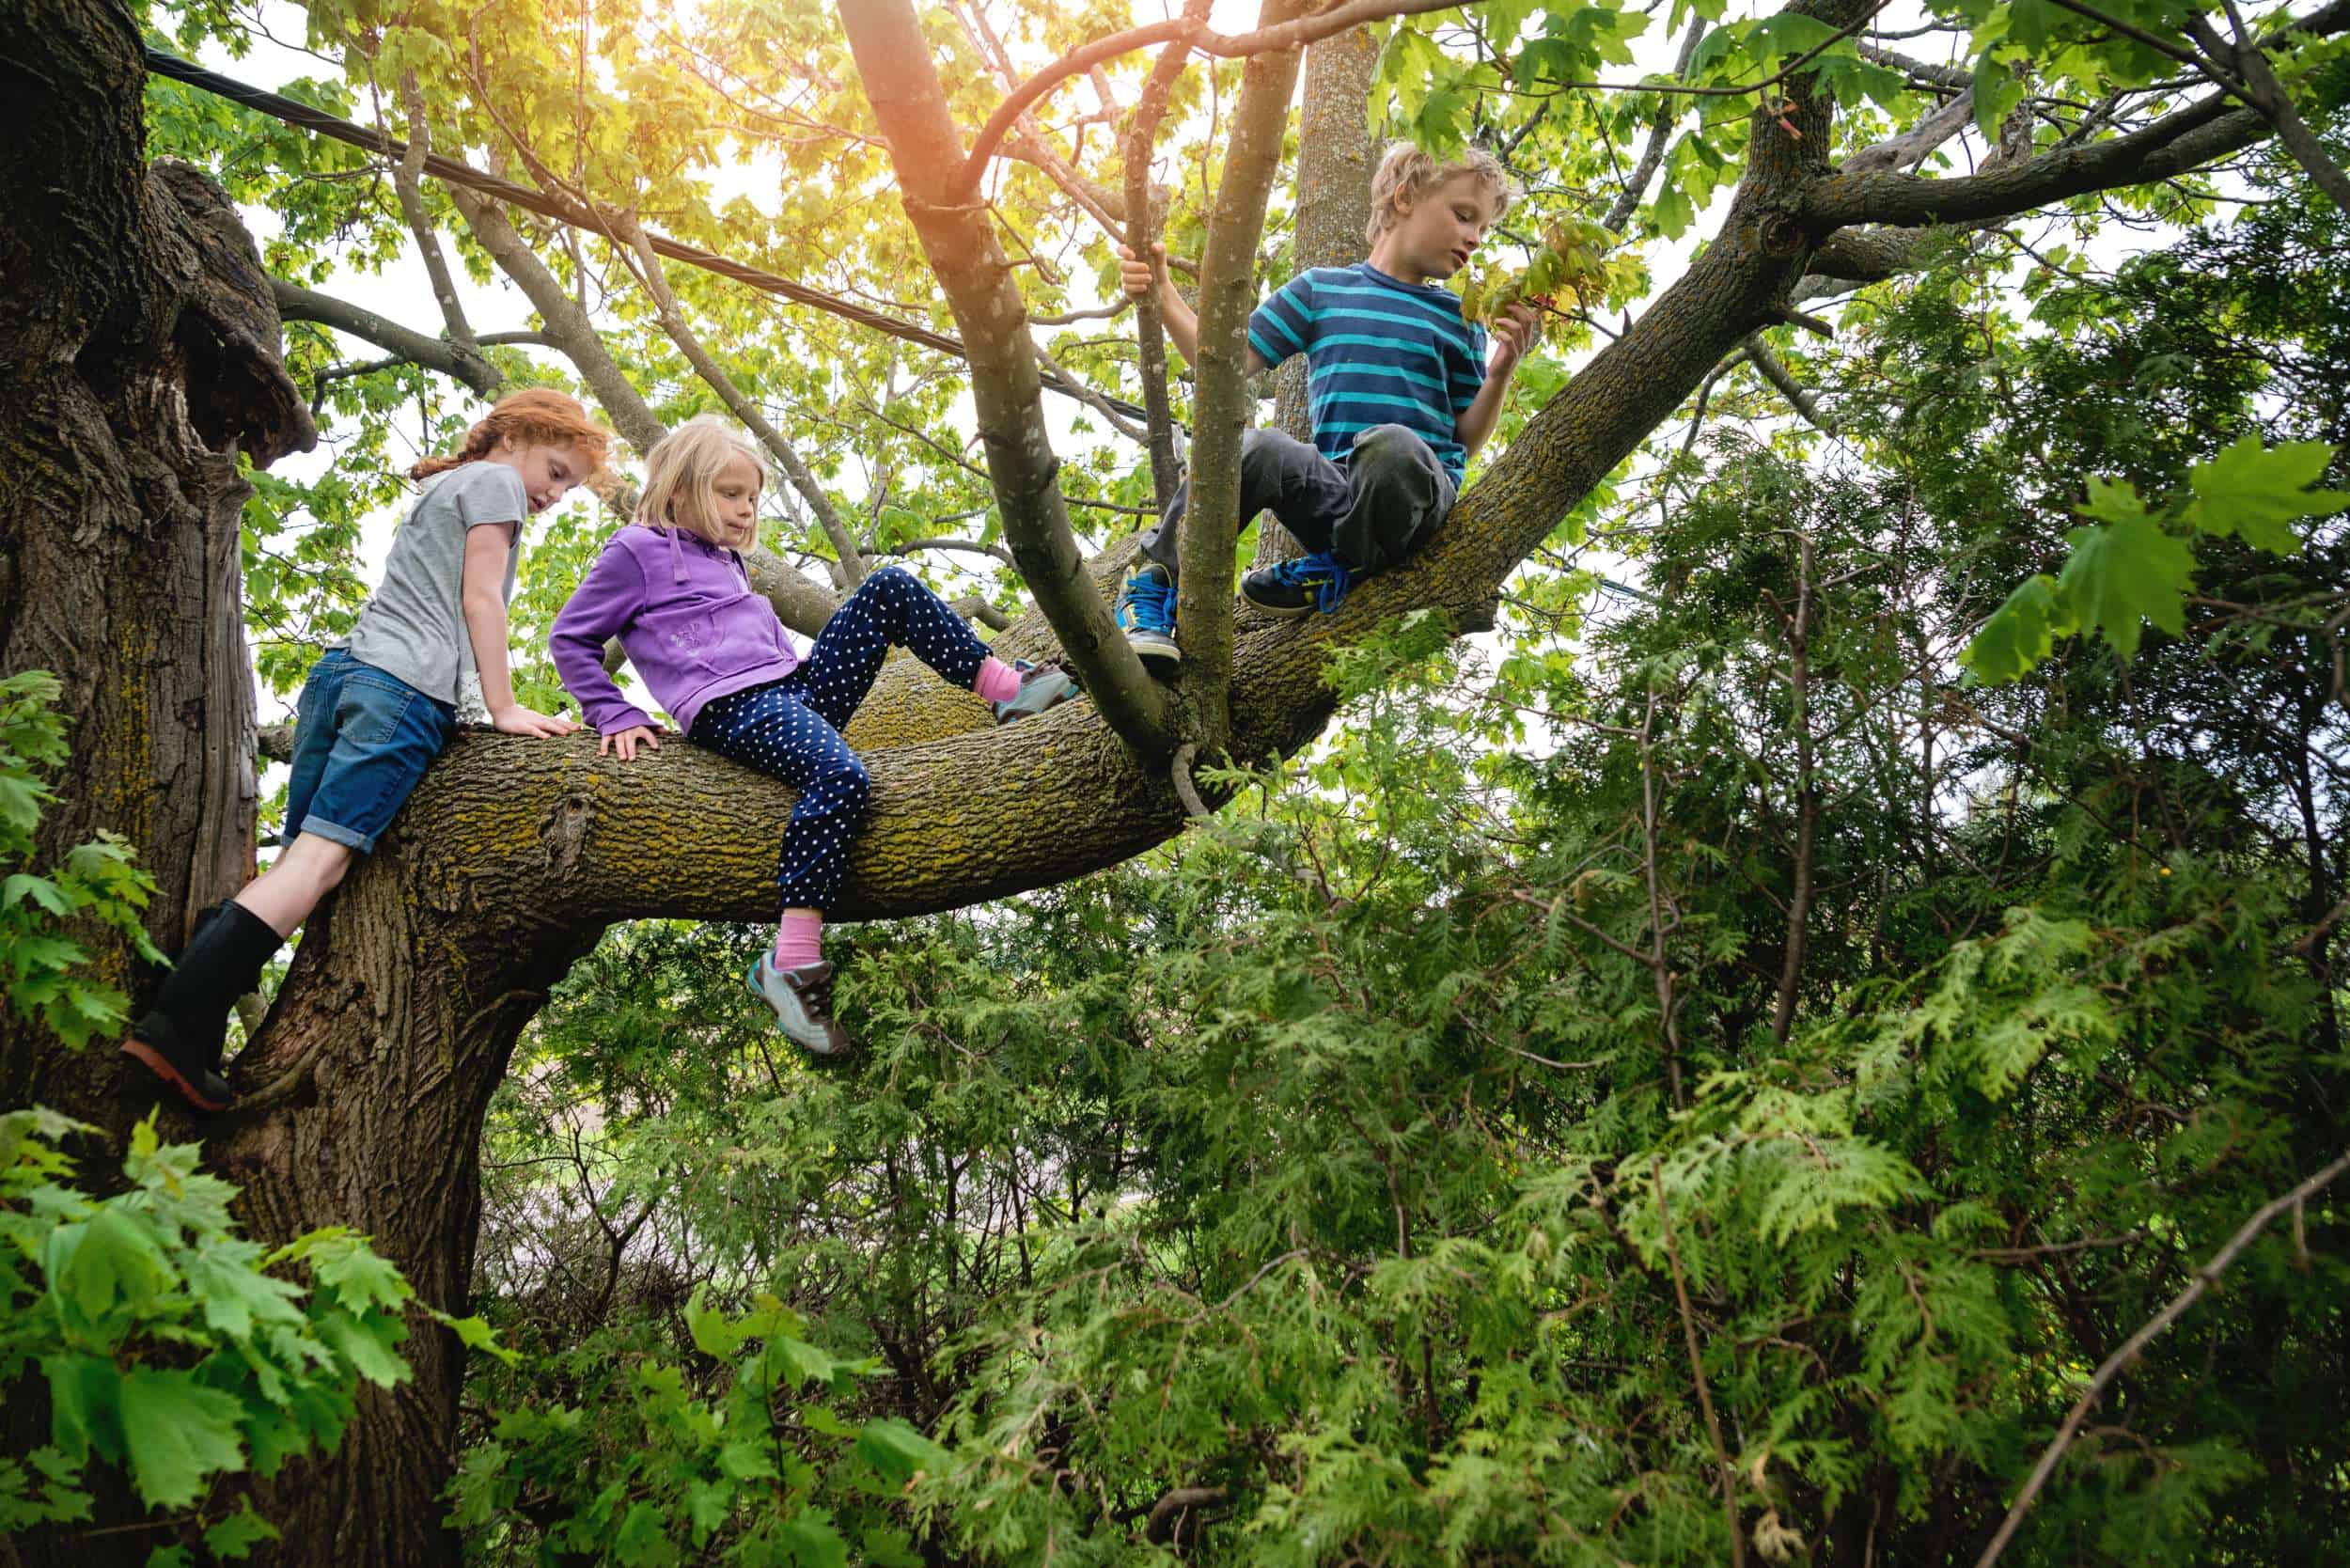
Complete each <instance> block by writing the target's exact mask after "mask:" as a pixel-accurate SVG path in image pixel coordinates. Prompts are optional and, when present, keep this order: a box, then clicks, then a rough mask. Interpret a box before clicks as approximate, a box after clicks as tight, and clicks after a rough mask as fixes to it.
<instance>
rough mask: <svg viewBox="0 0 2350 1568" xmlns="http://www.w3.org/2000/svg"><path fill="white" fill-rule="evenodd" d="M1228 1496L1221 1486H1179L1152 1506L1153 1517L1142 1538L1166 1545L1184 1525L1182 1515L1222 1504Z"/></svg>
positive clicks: (1143, 1528) (1147, 1523) (1149, 1520)
mask: <svg viewBox="0 0 2350 1568" xmlns="http://www.w3.org/2000/svg"><path fill="white" fill-rule="evenodd" d="M1226 1496H1227V1494H1226V1492H1225V1490H1224V1488H1223V1487H1221V1486H1178V1487H1176V1488H1175V1489H1174V1490H1173V1491H1171V1492H1169V1493H1168V1494H1167V1496H1166V1497H1161V1498H1160V1499H1159V1500H1158V1501H1157V1502H1154V1503H1152V1505H1151V1517H1150V1518H1149V1519H1148V1520H1146V1521H1145V1522H1144V1524H1143V1527H1142V1538H1143V1539H1144V1540H1146V1541H1149V1542H1151V1543H1152V1544H1154V1545H1164V1544H1166V1542H1167V1537H1169V1536H1170V1535H1172V1534H1174V1533H1175V1530H1176V1529H1177V1528H1178V1527H1179V1526H1180V1525H1181V1524H1182V1515H1183V1513H1186V1512H1187V1511H1189V1510H1191V1509H1195V1508H1205V1507H1207V1506H1208V1505H1209V1504H1211V1503H1220V1502H1222V1501H1223V1500H1224V1499H1225V1497H1226Z"/></svg>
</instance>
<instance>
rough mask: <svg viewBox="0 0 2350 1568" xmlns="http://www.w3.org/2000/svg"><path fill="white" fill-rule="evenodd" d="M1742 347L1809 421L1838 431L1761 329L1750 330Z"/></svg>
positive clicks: (1827, 431)
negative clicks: (1773, 348) (1766, 339)
mask: <svg viewBox="0 0 2350 1568" xmlns="http://www.w3.org/2000/svg"><path fill="white" fill-rule="evenodd" d="M1739 347H1741V348H1743V349H1745V350H1746V351H1747V358H1748V359H1749V360H1751V361H1753V362H1754V368H1756V369H1758V370H1760V371H1762V372H1763V380H1764V381H1767V382H1769V383H1770V384H1772V385H1773V386H1775V387H1777V388H1778V395H1779V396H1780V397H1782V398H1784V399H1786V400H1787V401H1788V402H1789V404H1790V405H1792V406H1793V407H1794V411H1795V412H1796V413H1797V414H1799V415H1801V416H1803V418H1804V422H1805V423H1806V424H1809V425H1810V426H1811V427H1812V428H1813V429H1815V430H1817V431H1821V432H1822V433H1824V434H1827V435H1834V434H1835V433H1836V421H1835V420H1833V419H1831V418H1829V417H1828V416H1826V415H1825V414H1824V413H1822V412H1821V411H1820V405H1819V403H1818V401H1817V400H1814V399H1813V398H1812V396H1811V393H1810V390H1809V389H1808V388H1806V387H1805V385H1804V384H1803V383H1801V382H1799V381H1797V380H1796V379H1795V378H1794V372H1792V371H1790V370H1789V369H1788V368H1787V367H1786V365H1785V364H1783V363H1781V361H1780V360H1779V357H1778V354H1777V353H1775V352H1773V350H1772V348H1771V346H1770V344H1768V343H1766V342H1764V341H1763V335H1762V334H1761V333H1759V332H1750V333H1748V334H1747V336H1746V337H1744V338H1742V339H1740V341H1739Z"/></svg>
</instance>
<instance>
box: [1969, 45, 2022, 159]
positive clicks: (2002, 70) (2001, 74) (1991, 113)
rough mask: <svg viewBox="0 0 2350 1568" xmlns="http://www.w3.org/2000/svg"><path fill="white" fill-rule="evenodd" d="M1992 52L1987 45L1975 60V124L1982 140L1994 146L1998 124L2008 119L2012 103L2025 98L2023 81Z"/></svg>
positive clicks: (1996, 144)
mask: <svg viewBox="0 0 2350 1568" xmlns="http://www.w3.org/2000/svg"><path fill="white" fill-rule="evenodd" d="M1993 55H1994V51H1992V50H1988V49H1986V50H1984V51H1983V52H1982V56H1981V57H1980V58H1979V59H1977V60H1976V61H1975V128H1976V129H1977V130H1979V131H1981V132H1982V139H1983V140H1984V141H1987V142H1989V143H1990V144H1991V145H1992V146H1994V147H1997V146H1998V143H1999V128H2000V127H2001V126H2003V125H2005V124H2006V123H2007V117H2008V115H2009V114H2010V113H2011V112H2012V111H2013V109H2014V107H2015V105H2017V104H2018V103H2021V102H2023V101H2024V83H2023V80H2022V78H2020V77H2018V76H2017V75H2016V74H2015V72H2013V71H2010V70H2008V68H2007V67H2005V66H2003V65H2001V64H2000V63H1999V62H1998V60H1997V59H1996V58H1994V57H1993Z"/></svg>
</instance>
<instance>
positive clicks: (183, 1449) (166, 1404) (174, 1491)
mask: <svg viewBox="0 0 2350 1568" xmlns="http://www.w3.org/2000/svg"><path fill="white" fill-rule="evenodd" d="M242 1413H243V1406H242V1405H240V1404H239V1403H237V1401H236V1400H235V1399H234V1398H233V1397H232V1396H230V1395H228V1394H225V1393H222V1392H221V1391H220V1390H219V1389H217V1388H204V1387H202V1386H201V1385H199V1384H198V1383H197V1382H196V1379H195V1377H194V1376H192V1375H191V1374H189V1373H187V1372H167V1371H159V1370H156V1369H153V1368H149V1367H141V1368H138V1369H136V1370H134V1371H133V1372H129V1373H127V1374H126V1375H125V1376H124V1377H123V1379H122V1435H123V1445H124V1447H125V1448H126V1449H127V1450H129V1453H130V1460H131V1479H132V1481H133V1483H135V1484H136V1486H137V1487H138V1492H139V1496H140V1497H143V1498H144V1499H146V1501H147V1502H148V1503H149V1504H150V1505H152V1506H154V1507H156V1508H185V1507H186V1506H187V1505H188V1504H190V1503H192V1502H194V1501H195V1500H196V1497H198V1495H200V1494H201V1493H202V1492H203V1490H204V1485H205V1482H207V1481H209V1480H210V1479H211V1477H212V1476H214V1475H217V1474H219V1473H221V1472H223V1471H233V1470H242V1469H243V1468H244V1449H243V1445H242V1444H241V1443H239V1442H238V1440H237V1418H238V1416H239V1415H240V1414H242Z"/></svg>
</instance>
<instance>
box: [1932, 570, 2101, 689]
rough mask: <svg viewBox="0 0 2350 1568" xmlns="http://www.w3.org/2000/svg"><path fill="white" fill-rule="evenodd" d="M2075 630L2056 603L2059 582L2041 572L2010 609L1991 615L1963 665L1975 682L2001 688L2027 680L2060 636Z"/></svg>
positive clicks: (2010, 599) (2011, 601) (2016, 595)
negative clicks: (2033, 668)
mask: <svg viewBox="0 0 2350 1568" xmlns="http://www.w3.org/2000/svg"><path fill="white" fill-rule="evenodd" d="M2072 630H2073V626H2072V622H2071V620H2070V618H2069V617H2068V616H2067V615H2066V614H2065V612H2064V611H2063V610H2062V609H2061V608H2060V606H2059V604H2058V603H2057V596H2056V579H2055V578H2054V577H2051V576H2049V575H2047V574H2046V573H2045V572H2042V573H2041V574H2039V575H2038V576H2035V577H2032V578H2029V579H2028V580H2027V581H2025V582H2024V583H2022V584H2019V585H2018V586H2017V588H2016V589H2015V591H2014V592H2013V593H2011V594H2009V595H2008V596H2007V603H2005V604H2001V605H2000V606H1999V607H1998V609H1996V610H1994V611H1992V612H1991V619H1988V620H1986V621H1984V622H1983V623H1982V630H1981V631H1979V632H1977V633H1976V634H1975V635H1974V640H1973V641H1971V642H1969V643H1967V645H1966V651H1964V652H1962V653H1960V654H1959V656H1958V662H1959V663H1960V664H1962V665H1964V666H1966V669H1967V671H1968V673H1969V674H1971V675H1972V676H1973V677H1974V678H1975V679H1976V680H1978V681H1982V682H1986V683H1988V684H1991V685H1999V684H2002V683H2004V682H2009V681H2014V680H2018V679H2020V678H2021V677H2022V676H2024V675H2025V674H2026V673H2027V672H2029V670H2030V669H2031V668H2032V666H2035V665H2037V664H2039V663H2040V661H2041V660H2043V659H2045V658H2046V657H2047V656H2048V654H2049V653H2050V651H2053V650H2054V648H2055V646H2056V639H2057V637H2058V635H2060V634H2068V633H2070V632H2071V631H2072Z"/></svg>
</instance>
